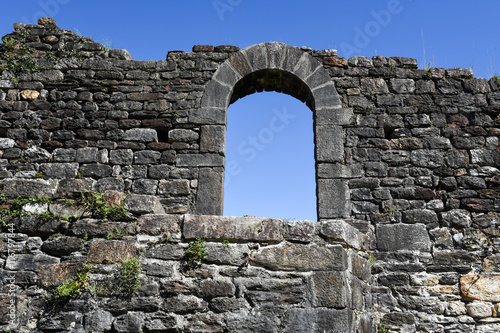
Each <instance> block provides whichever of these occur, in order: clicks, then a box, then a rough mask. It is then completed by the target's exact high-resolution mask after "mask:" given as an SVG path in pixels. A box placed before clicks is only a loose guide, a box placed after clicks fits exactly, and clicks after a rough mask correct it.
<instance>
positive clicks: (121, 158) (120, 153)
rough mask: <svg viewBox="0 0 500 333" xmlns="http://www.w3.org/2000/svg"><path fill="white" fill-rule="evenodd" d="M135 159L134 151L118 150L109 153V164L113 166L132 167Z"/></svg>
mask: <svg viewBox="0 0 500 333" xmlns="http://www.w3.org/2000/svg"><path fill="white" fill-rule="evenodd" d="M133 159H134V152H133V151H132V149H116V150H112V151H110V152H109V163H111V164H113V165H116V164H118V165H130V164H132V161H133Z"/></svg>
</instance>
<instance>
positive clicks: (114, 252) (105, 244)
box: [87, 240, 136, 264]
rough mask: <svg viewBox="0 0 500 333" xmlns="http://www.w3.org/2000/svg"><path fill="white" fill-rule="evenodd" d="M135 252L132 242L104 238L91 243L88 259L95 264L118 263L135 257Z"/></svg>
mask: <svg viewBox="0 0 500 333" xmlns="http://www.w3.org/2000/svg"><path fill="white" fill-rule="evenodd" d="M135 254H136V248H135V244H134V243H132V242H127V241H116V240H102V241H96V242H93V243H91V244H90V247H89V252H88V258H87V261H88V262H90V263H93V264H102V263H117V262H122V261H124V260H128V259H130V258H133V257H135Z"/></svg>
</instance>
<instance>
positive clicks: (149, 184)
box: [132, 179, 158, 195]
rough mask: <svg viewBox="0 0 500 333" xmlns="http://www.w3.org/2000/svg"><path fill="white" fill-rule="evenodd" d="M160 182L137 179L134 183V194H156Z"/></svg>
mask: <svg viewBox="0 0 500 333" xmlns="http://www.w3.org/2000/svg"><path fill="white" fill-rule="evenodd" d="M157 189H158V181H157V180H154V179H137V180H135V181H134V182H133V183H132V192H133V193H137V194H152V195H154V194H156V190H157Z"/></svg>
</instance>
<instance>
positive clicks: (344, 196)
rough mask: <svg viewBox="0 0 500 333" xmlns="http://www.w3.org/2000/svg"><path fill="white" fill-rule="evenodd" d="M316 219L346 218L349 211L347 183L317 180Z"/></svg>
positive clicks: (335, 180)
mask: <svg viewBox="0 0 500 333" xmlns="http://www.w3.org/2000/svg"><path fill="white" fill-rule="evenodd" d="M317 186H318V219H319V220H324V219H332V218H339V217H346V216H348V215H349V213H350V211H351V203H350V200H349V192H348V191H349V190H348V186H347V181H344V180H337V179H319V180H318V185H317Z"/></svg>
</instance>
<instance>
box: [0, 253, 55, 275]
mask: <svg viewBox="0 0 500 333" xmlns="http://www.w3.org/2000/svg"><path fill="white" fill-rule="evenodd" d="M59 261H60V259H59V258H56V257H52V256H48V255H46V254H16V255H15V256H9V257H7V260H6V261H5V269H7V270H10V271H35V272H36V271H38V270H39V269H40V267H42V266H46V265H52V264H58V263H59Z"/></svg>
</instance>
